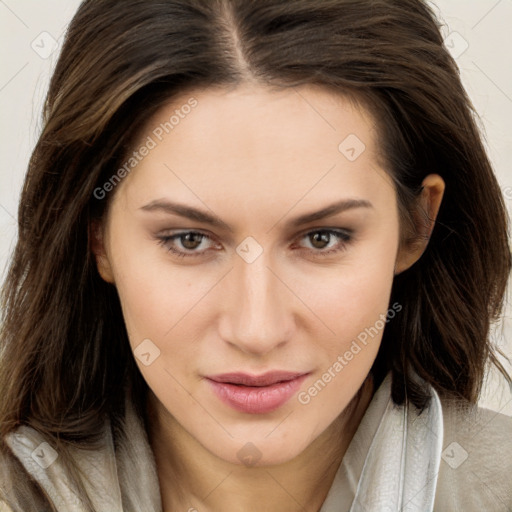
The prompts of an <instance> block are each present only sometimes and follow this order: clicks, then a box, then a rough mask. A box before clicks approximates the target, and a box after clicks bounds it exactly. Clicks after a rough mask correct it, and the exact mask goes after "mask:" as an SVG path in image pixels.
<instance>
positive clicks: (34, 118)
mask: <svg viewBox="0 0 512 512" xmlns="http://www.w3.org/2000/svg"><path fill="white" fill-rule="evenodd" d="M120 1H122V0H120ZM79 3H80V2H79V0H45V1H40V0H0V41H1V46H0V47H1V49H2V50H1V52H2V53H1V68H0V69H1V71H0V112H1V122H0V148H1V155H2V159H1V168H0V282H1V281H3V277H4V276H5V271H6V265H7V263H8V260H9V255H10V254H11V251H12V250H13V248H14V244H15V240H16V220H15V219H16V214H17V204H18V200H19V194H20V191H21V187H22V183H23V179H24V174H25V171H26V168H27V163H28V159H29V157H30V153H31V151H32V148H33V147H34V144H35V142H36V140H37V137H38V134H39V132H40V114H41V110H42V105H43V98H44V94H45V93H46V89H47V87H48V81H49V78H50V76H51V71H52V69H53V67H54V65H55V62H56V59H57V56H58V53H59V50H60V46H61V43H62V35H63V33H64V31H65V29H66V26H67V24H68V23H69V21H70V20H71V18H72V16H73V14H74V13H75V11H76V9H77V8H78V5H79ZM434 5H435V10H436V12H437V13H438V16H439V18H440V19H441V21H442V22H443V28H442V31H443V36H444V37H445V38H446V39H445V41H446V45H447V47H449V48H450V51H451V52H452V54H453V55H454V56H455V57H456V59H457V62H458V64H459V68H460V70H461V75H462V79H463V82H464V85H465V87H466V89H467V91H468V93H469V95H470V97H471V99H472V101H473V104H474V106H475V108H476V111H477V112H478V114H479V116H480V119H481V127H482V131H483V132H484V134H485V136H486V143H487V148H488V151H489V154H490V156H491V159H492V162H493V164H494V166H495V169H496V173H497V175H498V178H499V180H500V183H501V185H502V188H503V192H504V195H505V197H506V200H507V205H508V209H509V212H512V170H511V162H512V121H511V119H512V57H511V50H512V38H511V32H512V28H511V27H512V0H435V2H434ZM508 302H509V303H510V300H509V301H508ZM494 338H495V342H496V343H497V345H498V346H499V347H501V348H502V350H504V351H505V352H506V353H507V354H508V355H509V356H512V309H511V307H510V305H509V306H507V310H506V312H505V315H504V318H503V322H502V323H501V324H500V325H499V326H497V327H496V329H495V330H494ZM509 369H510V367H509ZM511 371H512V369H511ZM481 405H483V406H485V407H489V408H492V409H494V410H496V411H501V412H502V413H505V414H508V415H510V416H512V393H511V392H510V390H509V389H508V388H507V387H506V386H505V384H504V383H503V381H502V380H500V379H498V377H497V376H496V374H495V372H491V373H490V374H489V379H488V382H487V385H486V388H485V392H484V394H483V396H482V399H481Z"/></svg>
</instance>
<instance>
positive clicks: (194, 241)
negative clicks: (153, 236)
mask: <svg viewBox="0 0 512 512" xmlns="http://www.w3.org/2000/svg"><path fill="white" fill-rule="evenodd" d="M157 238H158V243H159V244H160V245H162V246H164V247H165V248H166V249H167V250H168V251H169V252H172V253H174V254H176V255H177V256H179V257H181V258H183V257H185V256H201V255H202V254H204V253H205V252H206V250H201V251H198V250H197V249H198V247H201V244H202V242H203V241H204V240H211V238H210V237H209V236H208V235H205V234H203V233H199V232H197V231H184V232H182V233H177V234H175V235H166V236H159V237H157Z"/></svg>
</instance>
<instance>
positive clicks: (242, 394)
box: [206, 371, 309, 414]
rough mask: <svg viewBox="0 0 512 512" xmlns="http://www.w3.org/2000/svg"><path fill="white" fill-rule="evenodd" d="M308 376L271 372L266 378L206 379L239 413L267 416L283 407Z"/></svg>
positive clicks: (232, 375) (241, 375) (228, 376)
mask: <svg viewBox="0 0 512 512" xmlns="http://www.w3.org/2000/svg"><path fill="white" fill-rule="evenodd" d="M308 375H309V373H304V372H286V371H272V372H268V373H265V374H263V375H250V374H246V373H225V374H222V375H215V376H211V377H206V380H207V381H208V382H209V384H210V387H211V389H212V391H213V392H214V394H215V395H216V396H217V398H218V399H220V401H222V402H223V403H224V404H226V405H228V406H230V407H231V408H233V409H235V410H237V411H239V412H244V413H249V414H264V413H268V412H272V411H275V410H276V409H278V408H280V407H281V406H283V405H284V404H285V403H286V402H287V401H288V400H289V399H290V398H291V397H292V396H293V394H294V393H296V392H297V391H298V389H299V388H300V386H301V384H302V383H303V382H304V380H305V379H306V377H307V376H308Z"/></svg>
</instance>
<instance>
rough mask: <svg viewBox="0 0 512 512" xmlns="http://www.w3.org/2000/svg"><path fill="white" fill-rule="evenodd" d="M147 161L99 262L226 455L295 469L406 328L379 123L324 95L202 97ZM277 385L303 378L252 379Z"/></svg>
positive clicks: (161, 121)
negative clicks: (387, 342) (386, 334)
mask: <svg viewBox="0 0 512 512" xmlns="http://www.w3.org/2000/svg"><path fill="white" fill-rule="evenodd" d="M143 148H146V149H143ZM134 151H136V154H133V155H128V157H127V164H128V165H127V166H126V167H125V172H126V173H127V176H125V177H124V178H123V179H122V181H121V182H120V183H119V184H117V185H116V186H115V187H112V186H111V187H109V186H108V185H107V186H106V187H105V188H106V189H108V190H110V188H114V189H115V190H114V191H111V192H110V193H114V192H115V197H114V198H113V202H112V205H111V208H110V210H109V214H108V217H107V219H106V224H105V235H104V240H103V242H104V245H103V247H104V249H105V254H106V257H104V258H102V257H100V258H98V265H99V269H100V272H101V274H102V276H103V277H104V279H106V280H107V281H110V282H113V283H115V286H116V287H117V290H118V293H119V297H120V301H121V305H122V309H123V313H124V318H125V322H126V327H127V331H128V335H129V339H130V344H131V346H132V349H133V350H134V356H135V358H136V361H137V364H138V366H139V368H140V371H141V372H142V375H143V376H144V379H145V380H146V381H147V383H148V385H149V387H150V389H151V390H152V392H153V393H154V395H155V396H156V398H157V399H158V403H159V406H160V407H161V409H162V410H163V411H165V413H166V414H167V413H168V414H169V415H170V416H169V417H170V418H171V417H172V418H173V421H175V422H176V424H177V425H179V426H180V428H182V429H184V431H186V432H187V433H188V434H190V436H192V437H193V438H194V439H195V440H197V441H198V442H199V443H200V444H201V445H202V446H203V447H204V448H206V449H207V450H209V451H210V452H211V453H213V454H214V455H216V456H218V457H220V458H222V459H224V460H226V461H230V462H234V463H238V464H240V463H241V462H244V463H245V462H246V459H247V457H249V459H251V460H253V463H258V464H275V463H280V462H284V461H287V460H291V459H292V458H294V457H295V456H297V455H298V454H300V453H301V452H302V451H303V450H305V448H306V447H307V446H308V445H310V444H311V443H312V442H313V441H314V440H315V439H316V438H317V437H318V436H320V434H322V432H324V431H325V430H326V429H327V428H328V427H329V425H331V424H332V423H333V422H334V420H335V419H336V418H337V417H338V416H339V415H340V413H341V412H342V411H343V410H344V409H345V407H346V406H347V405H348V404H349V402H350V401H351V399H352V398H353V397H354V395H355V393H356V392H357V390H358V389H359V388H360V386H361V385H362V383H363V381H364V379H365V378H366V377H367V375H368V372H369V370H370V367H371V366H372V363H373V361H374V359H375V357H376V354H377V351H378V348H379V344H380V342H381V337H382V332H383V328H384V326H385V324H386V322H385V320H386V314H387V313H388V310H391V311H392V313H391V315H390V316H391V317H394V316H398V315H399V314H400V313H399V311H400V309H401V306H400V305H395V306H392V305H390V304H389V299H390V292H391V286H392V282H393V277H394V272H395V265H396V263H397V256H398V255H399V251H398V248H399V219H398V209H397V201H396V195H395V191H394V187H393V185H392V181H391V178H390V177H389V176H388V174H387V173H386V172H385V171H384V169H383V168H381V167H380V166H379V164H378V162H377V140H376V132H375V129H374V122H373V119H372V118H371V116H369V115H368V114H367V113H366V112H365V111H364V110H362V109H361V108H360V107H356V106H355V104H353V103H351V102H350V101H349V100H347V99H345V98H343V97H341V96H336V95H334V94H333V93H331V92H328V91H325V90H322V89H320V88H316V87H313V86H307V87H300V88H296V89H286V90H284V91H282V92H274V91H270V90H268V89H264V88H257V87H250V86H244V87H241V88H238V89H236V90H232V91H228V90H221V89H218V90H213V89H209V90H201V91H199V90H198V91H195V92H193V93H191V94H184V95H183V96H182V97H179V98H175V99H174V100H173V102H172V104H170V105H169V106H167V107H165V108H162V109H161V110H160V111H159V112H158V113H157V114H156V115H155V116H153V118H152V119H151V120H150V121H149V123H148V124H147V126H146V128H145V130H144V132H143V133H142V134H141V136H140V140H139V142H138V144H137V145H136V147H135V148H134ZM130 157H131V158H133V159H135V160H136V162H135V160H129V159H130ZM135 163H136V165H135ZM132 164H133V167H132ZM127 169H129V172H127V171H126V170H127ZM123 174H124V173H123V172H122V171H121V172H120V174H119V176H122V175H123ZM113 182H114V181H113ZM115 183H117V182H115ZM324 210H325V212H324V214H323V215H320V214H318V215H315V213H316V212H322V211H324ZM307 217H310V218H309V219H308V218H307ZM389 321H391V322H392V321H394V320H392V319H390V320H389ZM270 372H287V373H286V374H274V375H272V374H270V375H269V379H268V380H260V381H258V380H253V381H251V380H247V379H250V378H251V377H259V376H262V375H265V374H269V373H270ZM226 374H238V375H235V376H233V375H226ZM240 374H245V377H244V376H243V375H242V376H240ZM223 375H224V376H223ZM244 379H245V380H244ZM290 379H291V380H290ZM282 380H288V382H287V383H283V382H281V383H280V384H279V383H278V381H282ZM220 381H226V382H224V383H222V382H220ZM244 383H245V384H253V385H252V386H248V385H240V384H244ZM249 443H250V444H249Z"/></svg>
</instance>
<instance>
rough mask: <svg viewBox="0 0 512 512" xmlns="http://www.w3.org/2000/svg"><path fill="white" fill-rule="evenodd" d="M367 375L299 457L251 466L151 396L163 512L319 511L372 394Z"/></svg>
mask: <svg viewBox="0 0 512 512" xmlns="http://www.w3.org/2000/svg"><path fill="white" fill-rule="evenodd" d="M373 394H374V386H373V381H372V379H371V378H368V379H367V380H366V381H365V382H364V383H363V385H362V386H361V388H360V390H359V392H358V393H357V394H356V396H355V397H354V399H353V400H352V401H351V403H350V404H349V405H348V406H347V407H346V408H345V410H344V411H343V412H342V413H341V414H340V415H339V416H338V417H337V418H336V420H335V421H334V422H333V423H331V425H330V426H329V427H328V428H327V429H326V430H325V431H324V432H323V433H322V434H321V435H320V436H318V437H317V438H316V439H315V440H314V441H313V442H312V443H311V444H310V445H309V446H308V447H307V448H306V450H304V451H303V452H302V453H301V454H300V455H299V456H297V457H295V458H294V459H292V460H290V461H287V462H286V463H283V464H279V465H273V466H266V467H247V466H244V465H236V464H232V463H229V462H227V461H225V460H222V459H220V458H219V457H217V456H215V455H214V454H212V453H211V452H209V451H208V450H206V449H205V448H204V447H203V446H202V445H201V444H199V443H198V442H197V441H196V440H195V438H193V437H192V436H191V435H190V434H189V433H188V432H187V431H186V430H185V429H183V427H182V426H181V425H180V424H179V423H178V422H177V421H176V420H175V419H174V418H173V417H172V416H171V415H170V414H169V413H168V411H166V410H165V409H164V408H163V406H162V404H161V403H160V402H159V401H158V399H157V398H156V396H155V395H154V394H153V393H152V392H151V391H150V392H149V395H148V425H149V432H148V436H149V440H150V444H151V447H152V449H153V453H154V455H155V462H156V467H157V472H158V478H159V482H160V492H161V497H162V506H163V511H164V512H170V511H175V510H184V511H191V512H192V511H194V510H195V509H196V510H198V511H201V512H220V511H222V512H235V511H239V510H244V511H247V512H252V511H254V512H256V511H261V510H265V511H268V512H278V511H279V512H281V511H282V510H287V511H290V512H292V511H297V512H298V511H304V510H307V511H315V512H316V511H318V510H320V508H321V506H322V504H323V502H324V501H325V498H326V496H327V494H328V492H329V489H330V487H331V485H332V482H333V480H334V477H335V475H336V472H337V470H338V467H339V465H340V464H341V461H342V459H343V456H344V455H345V452H346V450H347V448H348V446H349V444H350V441H351V440H352V438H353V436H354V434H355V432H356V430H357V427H358V426H359V423H360V421H361V419H362V417H363V415H364V413H365V411H366V409H367V407H368V405H369V403H370V401H371V399H372V397H373Z"/></svg>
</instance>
